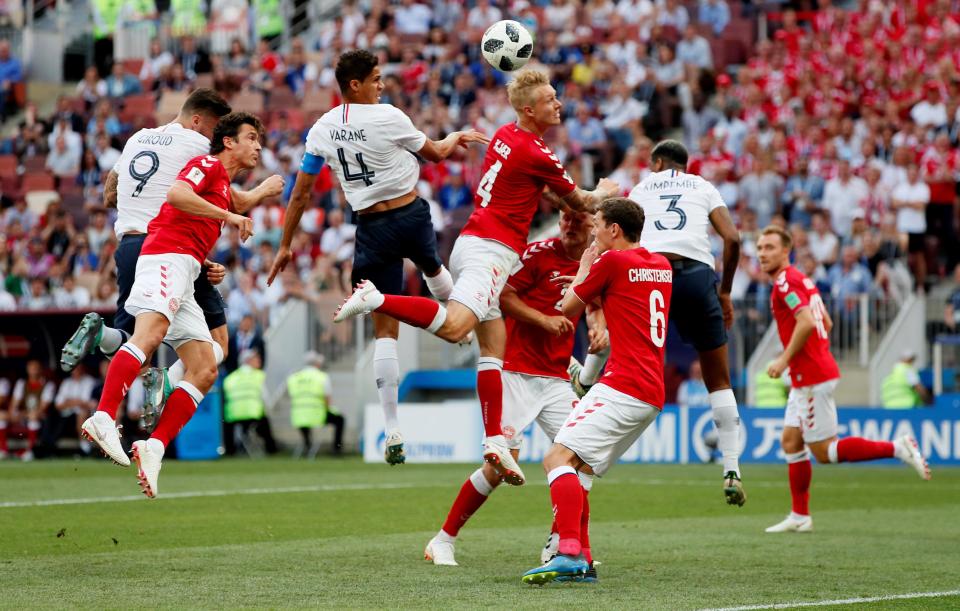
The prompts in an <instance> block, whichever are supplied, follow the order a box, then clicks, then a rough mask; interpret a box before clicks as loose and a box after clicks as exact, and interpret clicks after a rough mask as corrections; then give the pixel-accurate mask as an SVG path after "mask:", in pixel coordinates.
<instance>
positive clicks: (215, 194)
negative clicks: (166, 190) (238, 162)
mask: <svg viewBox="0 0 960 611" xmlns="http://www.w3.org/2000/svg"><path fill="white" fill-rule="evenodd" d="M177 180H179V181H183V182H185V183H187V184H188V185H190V187H191V188H192V189H193V191H194V192H195V193H196V194H197V195H199V196H200V197H202V198H203V199H205V200H207V201H208V202H210V203H211V204H213V205H214V206H217V207H218V208H223V209H224V210H231V211H232V210H233V203H232V202H231V199H230V177H229V176H228V175H227V170H226V168H224V167H223V164H222V163H220V160H219V159H217V158H216V157H213V156H210V155H201V156H199V157H194V158H193V159H191V160H190V161H189V162H188V163H187V165H185V166H183V169H182V170H180V174H179V175H178V176H177ZM222 228H223V223H222V222H220V221H215V220H213V219H208V218H204V217H201V216H196V215H194V214H187V213H186V212H181V211H180V210H177V209H176V208H174V207H173V206H171V205H170V204H169V203H164V204H163V206H161V207H160V213H159V214H157V216H156V217H155V218H154V219H153V220H152V221H150V224H149V225H147V239H145V240H144V241H143V248H142V249H141V250H140V253H141V254H144V255H160V254H165V253H178V254H184V255H190V256H191V257H193V258H194V259H196V260H197V261H199V262H200V264H201V265H203V260H204V259H205V258H206V257H207V254H209V253H210V251H211V250H212V249H213V247H214V245H215V244H216V243H217V239H218V238H219V237H220V230H221V229H222Z"/></svg>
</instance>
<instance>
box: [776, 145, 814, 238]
mask: <svg viewBox="0 0 960 611" xmlns="http://www.w3.org/2000/svg"><path fill="white" fill-rule="evenodd" d="M823 186H824V183H823V179H822V178H820V177H819V176H816V175H813V174H811V173H810V162H809V161H808V160H807V158H806V157H800V158H799V159H797V164H796V169H795V172H794V174H793V175H792V176H790V178H788V179H787V182H786V185H785V186H784V189H783V196H782V197H781V200H780V201H781V202H782V204H783V208H784V216H786V217H787V220H788V221H790V222H791V223H800V225H802V226H803V227H809V226H810V215H811V214H812V213H813V211H814V210H816V209H817V208H819V207H820V200H821V199H822V198H823Z"/></svg>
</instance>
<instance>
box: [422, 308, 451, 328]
mask: <svg viewBox="0 0 960 611" xmlns="http://www.w3.org/2000/svg"><path fill="white" fill-rule="evenodd" d="M445 322H447V308H445V307H443V304H439V303H438V304H437V313H436V315H435V316H434V317H433V320H432V321H431V322H430V324H429V325H427V331H429V332H430V333H434V334H436V332H437V331H439V330H440V327H442V326H443V323H445Z"/></svg>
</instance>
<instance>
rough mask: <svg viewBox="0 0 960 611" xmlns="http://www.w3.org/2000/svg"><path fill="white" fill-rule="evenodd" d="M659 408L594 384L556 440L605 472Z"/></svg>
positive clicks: (592, 465)
mask: <svg viewBox="0 0 960 611" xmlns="http://www.w3.org/2000/svg"><path fill="white" fill-rule="evenodd" d="M659 413H660V410H658V409H657V408H655V407H654V406H652V405H650V404H649V403H645V402H643V401H641V400H639V399H635V398H633V397H631V396H630V395H627V394H624V393H622V392H620V391H618V390H614V389H612V388H610V387H609V386H607V385H605V384H599V383H598V384H594V385H593V387H592V388H591V389H590V391H589V392H588V393H587V394H586V395H584V397H583V399H580V403H579V404H577V406H576V407H575V408H573V412H571V413H570V416H568V417H567V421H566V422H564V424H563V427H561V428H560V432H559V433H557V437H556V439H554V441H555V442H556V443H559V444H561V445H563V446H566V447H568V448H570V449H571V450H573V451H574V452H575V453H576V454H577V456H579V457H580V459H581V460H582V461H583V462H585V463H587V464H588V465H590V468H591V469H593V472H594V474H596V475H603V474H604V473H606V472H607V471H609V470H610V467H611V466H613V463H615V462H617V460H618V459H619V458H620V457H621V456H623V453H624V452H626V451H627V450H628V449H629V448H630V446H632V445H633V444H634V442H636V441H637V439H639V438H640V435H642V434H643V432H644V431H645V430H647V427H648V426H650V423H651V422H653V421H654V420H655V419H656V418H657V415H658V414H659Z"/></svg>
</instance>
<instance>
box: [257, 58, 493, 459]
mask: <svg viewBox="0 0 960 611" xmlns="http://www.w3.org/2000/svg"><path fill="white" fill-rule="evenodd" d="M377 64H378V60H377V57H376V56H375V55H373V54H372V53H370V52H369V51H363V50H357V51H348V52H347V53H344V54H343V55H341V56H340V59H339V60H338V61H337V67H336V77H337V83H338V84H339V85H340V92H341V93H342V95H343V98H344V103H343V104H341V105H340V106H337V107H336V108H334V109H333V110H330V111H329V112H327V113H326V114H325V115H323V116H322V117H320V119H319V120H318V121H317V122H316V124H315V125H314V126H313V127H312V128H311V129H310V133H309V134H308V135H307V142H306V152H305V153H304V155H303V162H302V163H301V164H300V171H299V172H298V174H297V181H296V183H295V185H294V187H293V193H292V195H291V197H290V205H289V207H288V208H287V213H286V218H285V220H284V225H283V238H282V239H281V241H280V248H279V249H278V250H277V256H276V258H275V259H274V263H273V268H272V269H271V270H270V276H269V278H268V279H267V283H268V284H269V283H272V282H273V280H274V278H276V276H277V274H278V273H279V272H280V271H282V270H283V269H284V268H285V267H286V265H287V263H289V262H290V259H291V253H290V244H291V242H292V241H293V234H294V232H295V231H296V229H297V225H299V224H300V217H301V216H303V210H304V208H305V207H306V205H307V202H308V201H309V200H310V197H311V194H312V192H313V186H314V184H315V182H316V180H317V174H318V173H319V172H320V169H321V168H322V167H323V164H324V162H327V163H329V164H330V167H331V168H332V169H333V171H334V172H335V173H336V175H337V178H339V180H340V186H341V187H342V188H343V192H344V195H346V198H347V201H348V202H349V203H350V206H351V207H352V208H353V210H354V212H356V213H357V236H356V245H355V250H354V255H353V282H354V283H358V282H360V280H362V279H370V280H371V281H373V282H375V283H376V285H377V286H378V287H379V288H380V290H381V291H382V292H384V293H386V294H388V295H401V294H403V260H404V259H410V260H411V261H413V262H414V264H416V266H417V267H418V268H420V270H421V271H422V272H423V275H424V280H425V281H426V284H427V287H428V288H429V289H430V292H431V293H433V295H434V296H435V297H436V298H437V299H441V300H446V299H447V298H449V297H450V291H452V290H453V279H452V278H451V276H450V272H449V271H447V269H446V268H444V267H443V263H442V262H441V261H440V256H439V255H438V254H437V237H436V233H435V232H434V229H433V223H432V222H431V220H430V206H429V204H427V202H426V201H425V200H424V199H423V198H421V197H419V196H418V195H417V182H418V181H419V180H420V163H419V162H418V160H417V158H416V157H415V156H414V154H417V155H420V156H421V157H423V158H425V159H428V160H430V161H434V162H436V161H442V160H444V159H446V158H447V157H449V156H450V155H451V154H453V152H454V151H456V150H457V148H458V147H466V146H467V145H468V144H469V143H471V142H480V143H483V144H486V143H487V142H489V139H488V138H487V137H486V136H484V135H483V134H481V133H479V132H476V131H473V130H469V131H463V132H453V133H451V134H450V135H448V136H447V137H446V138H444V139H443V140H436V141H435V140H430V139H428V138H427V136H426V135H425V134H424V133H423V132H421V131H420V130H418V129H417V128H416V127H414V125H413V123H412V122H411V121H410V119H409V117H407V115H405V114H403V112H402V111H400V110H399V109H398V108H396V107H394V106H391V105H390V104H381V103H380V94H381V92H382V91H383V81H382V80H381V75H380V67H379V66H378V65H377ZM373 334H374V336H375V337H376V342H375V344H374V353H373V372H374V376H375V378H376V382H377V392H378V393H379V395H380V405H381V406H382V407H383V415H384V420H385V422H386V432H387V439H386V450H385V452H384V457H385V458H386V460H387V462H388V463H390V464H391V465H396V464H401V463H403V462H404V453H403V436H402V435H401V433H400V421H399V418H398V416H397V407H398V405H397V404H398V402H399V398H398V392H399V385H400V362H399V360H398V358H397V337H398V336H399V334H400V323H399V322H398V321H397V320H396V319H394V318H391V317H389V316H387V315H385V314H379V313H378V314H374V315H373Z"/></svg>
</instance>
